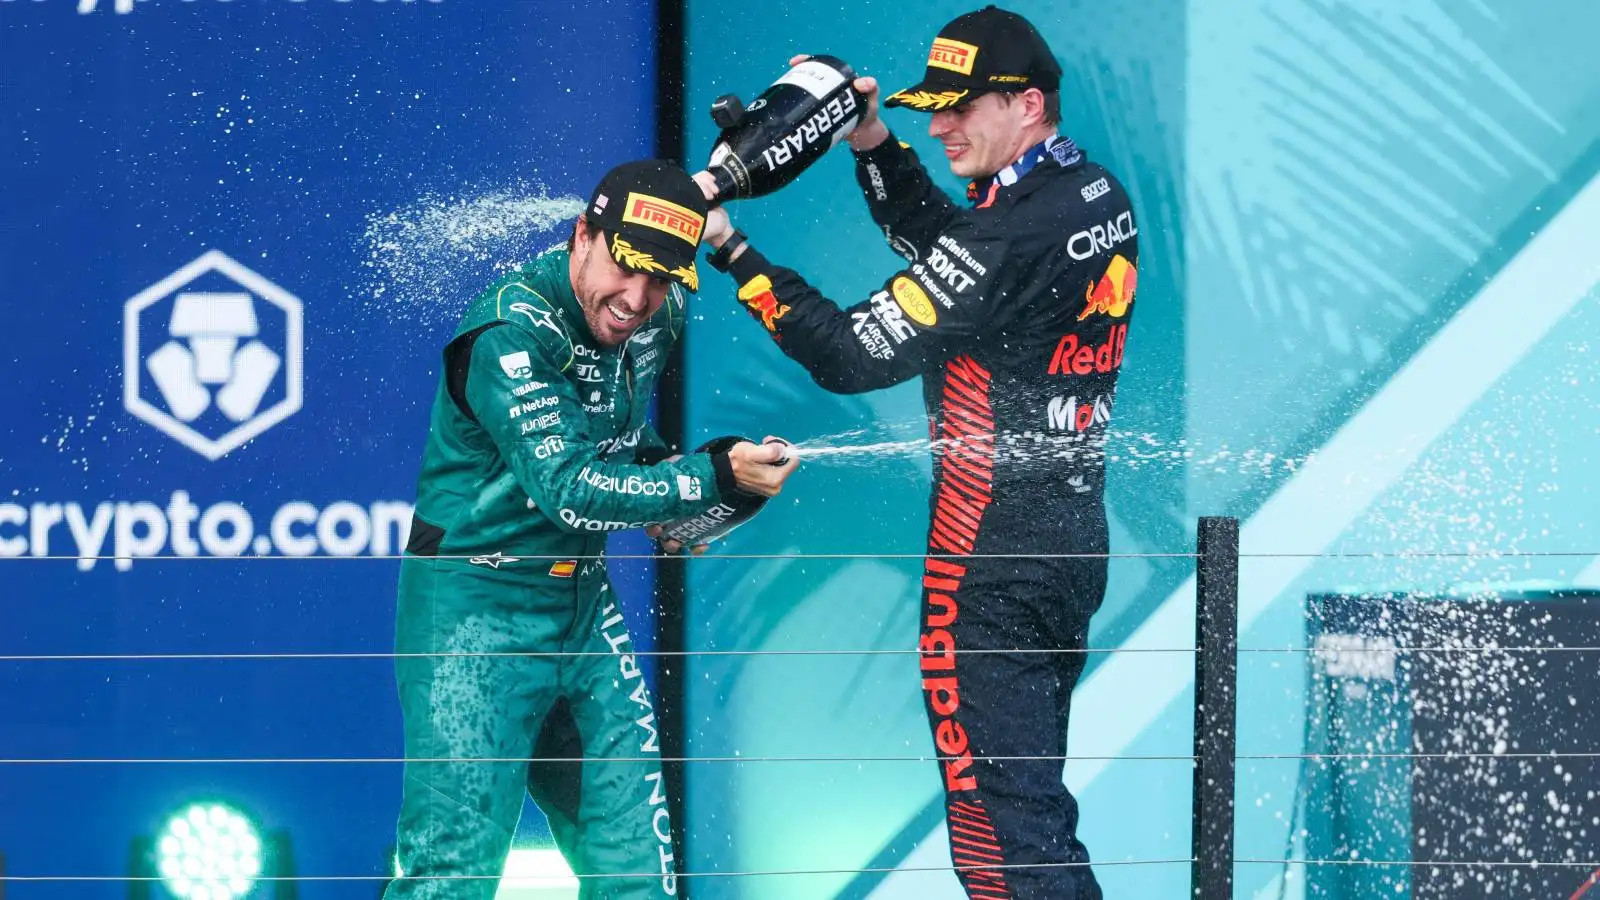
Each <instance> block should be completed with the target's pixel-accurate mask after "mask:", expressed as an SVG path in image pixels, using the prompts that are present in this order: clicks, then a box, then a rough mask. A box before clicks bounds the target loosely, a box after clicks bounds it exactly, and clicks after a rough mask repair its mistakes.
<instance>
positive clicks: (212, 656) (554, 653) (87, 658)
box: [0, 647, 1195, 662]
mask: <svg viewBox="0 0 1600 900" xmlns="http://www.w3.org/2000/svg"><path fill="white" fill-rule="evenodd" d="M1194 652H1195V651H1194V648H1192V647H1191V648H1188V649H1157V648H1148V649H1147V648H1142V647H1130V648H1116V647H1107V648H1093V649H1090V648H1079V649H1068V648H1050V647H1046V648H1038V649H1032V650H1028V649H1021V648H1018V649H1011V650H960V651H958V653H959V654H960V655H962V656H969V655H985V654H1000V655H1013V654H1019V653H1047V654H1048V653H1082V654H1095V653H1194ZM913 654H919V655H938V654H934V653H931V652H930V651H923V650H914V649H880V650H869V649H863V650H826V649H823V650H639V651H629V652H628V653H627V654H626V655H628V656H666V657H681V656H909V655H913ZM617 655H618V654H617V653H616V652H614V651H611V650H527V651H499V652H491V651H483V652H449V653H380V652H357V653H332V652H326V653H314V652H307V653H298V652H288V653H68V654H53V653H38V654H9V655H0V662H92V661H102V662H103V661H108V660H142V661H148V660H165V661H172V660H289V659H295V660H304V659H451V658H478V657H485V658H497V657H521V656H526V657H561V658H570V657H584V656H617Z"/></svg>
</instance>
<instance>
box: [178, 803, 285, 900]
mask: <svg viewBox="0 0 1600 900" xmlns="http://www.w3.org/2000/svg"><path fill="white" fill-rule="evenodd" d="M156 853H157V859H156V871H157V872H159V873H160V875H161V881H162V883H163V884H164V885H166V888H167V890H168V891H170V892H171V893H172V895H173V896H174V897H176V898H178V900H239V898H242V897H245V896H247V895H248V894H249V893H250V891H251V889H252V888H254V887H255V884H256V878H257V876H259V875H260V874H261V869H262V844H261V837H260V835H259V834H258V833H257V830H256V827H255V825H253V824H252V823H251V822H250V820H249V819H247V818H245V816H244V815H242V814H241V813H239V812H238V811H237V810H235V809H233V808H231V807H229V806H227V805H225V804H222V803H195V804H191V805H189V806H187V807H185V808H184V809H182V810H180V811H179V812H178V813H176V814H175V815H173V816H172V817H171V818H170V819H168V820H167V824H166V827H164V828H163V829H162V830H161V834H160V835H159V836H157V838H156Z"/></svg>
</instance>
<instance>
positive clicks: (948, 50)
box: [928, 38, 978, 75]
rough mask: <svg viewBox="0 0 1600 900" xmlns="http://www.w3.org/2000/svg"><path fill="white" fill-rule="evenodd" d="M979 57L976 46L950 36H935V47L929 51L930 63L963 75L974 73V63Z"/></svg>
mask: <svg viewBox="0 0 1600 900" xmlns="http://www.w3.org/2000/svg"><path fill="white" fill-rule="evenodd" d="M977 59H978V48H977V47H976V46H974V45H972V44H968V43H964V42H962V41H952V40H951V39H949V38H934V39H933V48H932V49H931V50H929V51H928V65H930V66H933V67H935V68H939V69H948V70H950V71H952V72H960V73H961V74H963V75H971V74H972V64H973V63H974V62H976V61H977Z"/></svg>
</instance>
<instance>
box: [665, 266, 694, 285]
mask: <svg viewBox="0 0 1600 900" xmlns="http://www.w3.org/2000/svg"><path fill="white" fill-rule="evenodd" d="M667 274H668V275H676V276H678V278H680V279H681V280H682V281H683V286H684V287H686V288H688V289H689V290H691V291H699V290H700V273H699V272H696V271H695V270H694V267H693V266H679V267H677V268H676V269H673V270H672V271H671V272H668V273H667Z"/></svg>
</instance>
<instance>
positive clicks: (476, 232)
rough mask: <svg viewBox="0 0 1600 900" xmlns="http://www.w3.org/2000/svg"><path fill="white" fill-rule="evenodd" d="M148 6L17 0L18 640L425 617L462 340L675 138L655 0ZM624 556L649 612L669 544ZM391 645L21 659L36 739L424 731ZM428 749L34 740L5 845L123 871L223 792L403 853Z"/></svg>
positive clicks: (9, 243) (169, 0) (13, 373)
mask: <svg viewBox="0 0 1600 900" xmlns="http://www.w3.org/2000/svg"><path fill="white" fill-rule="evenodd" d="M120 5H121V4H120V3H117V2H114V0H102V2H98V3H77V2H74V0H27V2H23V0H0V136H3V139H4V140H3V143H4V148H5V149H4V151H3V152H0V285H3V287H0V291H3V300H0V309H3V316H0V321H3V323H4V328H3V332H0V359H3V360H4V363H5V368H6V371H7V373H8V375H7V377H6V379H5V383H4V386H3V387H0V584H3V585H4V588H0V597H3V604H4V613H5V617H4V625H3V626H0V654H5V655H10V656H13V657H14V656H17V655H27V654H46V655H48V654H127V653H219V652H221V653H274V652H286V651H287V652H293V651H308V652H352V651H365V652H377V653H383V652H387V651H388V650H390V648H391V634H392V630H393V625H392V621H393V618H392V617H393V598H392V588H393V583H394V578H395V566H396V563H395V562H393V561H392V560H387V559H373V558H372V557H384V556H388V555H392V554H395V553H398V552H399V549H400V547H401V546H402V545H403V543H404V537H403V535H404V532H405V528H406V522H407V519H408V516H409V510H410V508H409V503H410V501H411V500H412V498H413V497H414V492H413V479H414V478H415V470H416V464H417V461H418V459H419V454H420V451H421V447H422V441H423V438H424V435H425V432H426V427H427V416H428V410H429V405H430V403H431V400H432V396H433V389H434V379H435V377H436V372H437V360H438V355H439V349H440V347H441V346H442V343H443V339H444V338H445V337H446V336H447V335H448V333H449V332H450V331H451V329H452V328H453V326H454V321H455V318H456V315H457V314H458V313H459V311H460V310H461V308H462V307H463V306H464V303H465V301H466V300H467V299H468V298H469V297H470V295H471V294H472V293H473V292H475V291H476V290H477V289H478V287H479V286H480V285H481V284H483V283H485V282H486V280H487V279H488V278H489V277H490V276H491V275H492V274H493V273H494V272H495V271H496V270H497V269H499V268H502V267H504V266H505V265H508V264H511V263H513V262H515V261H517V260H518V259H521V258H525V257H526V256H528V255H530V254H531V253H533V252H535V251H536V250H538V249H541V248H542V247H543V246H545V245H547V244H549V243H551V242H554V241H556V240H558V239H561V238H563V237H564V236H565V232H564V231H561V230H560V229H561V224H560V223H564V222H567V221H570V216H571V214H573V213H575V211H576V209H575V207H574V206H573V205H572V202H571V200H570V198H572V197H575V196H580V195H581V196H587V193H588V191H589V190H590V188H591V187H592V185H593V184H594V183H595V181H596V180H597V179H598V177H599V176H600V175H601V174H602V173H603V172H604V171H605V170H606V169H607V168H609V167H610V166H611V165H614V164H616V163H618V162H620V161H622V160H624V159H629V158H635V157H641V156H648V155H651V152H652V141H653V136H654V116H653V104H654V90H655V85H654V71H655V43H654V36H653V28H654V20H655V10H654V8H653V4H651V3H648V2H629V3H611V4H607V6H606V8H605V10H604V13H603V15H601V16H598V17H597V16H595V15H594V14H592V13H591V12H589V11H587V10H585V9H583V8H581V7H573V6H571V5H570V4H564V3H553V2H551V3H545V2H498V3H478V2H468V0H435V2H427V3H382V2H378V0H355V2H331V0H310V2H294V0H257V2H249V3H245V2H234V3H226V2H220V0H200V2H179V0H140V2H139V3H137V4H130V6H131V8H130V9H129V10H128V11H126V12H119V11H118V7H119V6H120ZM602 57H603V58H605V59H607V60H608V61H609V63H608V65H606V66H603V67H602V66H596V65H594V64H593V61H594V60H595V59H597V58H602ZM563 198H567V199H565V200H564V199H563ZM552 229H553V230H552ZM191 263H193V264H194V265H192V266H191V265H190V264H191ZM186 267H187V268H186ZM185 295H188V298H187V299H185ZM196 295H199V296H196ZM297 319H298V321H299V326H298V327H297V325H296V320H297ZM131 374H136V375H137V376H138V377H137V380H136V381H131V380H130V379H129V378H128V376H129V375H131ZM297 376H298V377H297ZM252 436H253V439H252ZM614 549H621V550H633V551H638V550H639V549H641V548H640V546H639V543H638V542H637V541H633V542H629V541H624V542H623V543H622V545H621V546H620V548H618V547H615V546H614ZM115 554H122V555H124V556H126V557H129V558H128V559H125V560H122V561H119V562H115V563H114V562H112V561H109V560H101V561H93V560H85V561H74V560H73V559H72V557H76V556H80V555H90V556H96V555H98V556H111V555H115ZM152 554H154V555H159V556H163V557H172V556H186V555H190V554H192V555H193V556H194V558H193V559H159V560H141V559H133V558H132V557H133V556H143V555H152ZM307 554H309V555H310V556H311V557H312V558H309V559H293V558H291V557H293V556H299V555H307ZM40 556H45V557H57V556H60V557H67V559H57V560H51V559H32V558H31V557H40ZM263 556H264V557H265V558H262V557H263ZM12 557H30V558H24V559H13V558H12ZM219 557H220V558H219ZM233 557H237V558H233ZM336 557H353V558H336ZM614 571H616V572H617V579H618V581H619V582H620V584H619V588H620V589H621V591H622V593H623V594H624V597H625V598H626V599H628V600H629V601H630V605H632V606H633V607H634V609H633V610H632V612H633V614H634V618H633V620H632V622H631V627H632V631H633V633H634V635H635V637H636V639H637V640H638V641H639V642H640V643H641V645H643V646H648V645H649V643H650V634H651V631H652V629H653V625H652V623H651V622H650V621H649V617H648V613H649V609H648V601H649V596H648V595H649V586H650V572H649V570H648V568H647V567H645V566H643V565H642V564H638V563H622V564H617V565H616V566H614ZM391 671H392V670H391V665H390V662H389V661H388V660H386V659H367V660H300V661H296V660H272V661H241V660H230V661H153V660H146V661H139V660H117V661H76V662H68V661H17V660H14V659H12V660H8V661H3V662H0V757H4V758H6V759H19V758H30V759H34V758H89V757H93V758H127V757H135V758H163V759H168V758H189V757H206V758H237V757H252V758H275V757H291V758H303V757H397V756H400V755H401V752H402V748H401V744H400V739H399V716H398V709H397V705H396V701H395V697H394V688H393V683H392V676H391ZM399 777H400V772H399V767H398V766H395V765H387V764H347V765H295V764H262V765H237V764H232V765H194V764H185V765H147V766H119V765H100V764H75V765H33V764H14V763H13V764H4V765H0V853H4V854H5V856H6V858H7V860H8V864H9V871H10V873H11V874H13V875H62V874H75V875H119V874H121V873H123V872H124V870H125V863H126V857H127V847H128V841H129V839H130V838H131V837H133V836H134V835H135V834H136V833H139V832H148V831H150V830H152V829H154V828H155V827H157V826H158V825H159V824H160V820H161V818H162V816H163V814H164V813H166V812H167V811H168V810H169V809H170V808H171V807H173V806H174V805H176V804H179V803H181V802H183V801H185V800H187V799H189V798H190V797H192V796H197V795H202V794H208V793H215V794H220V795H222V796H226V797H230V798H233V799H234V800H236V801H237V802H239V803H240V804H242V805H244V806H245V807H246V808H247V809H248V810H250V811H253V812H254V813H255V814H256V815H257V816H258V817H259V819H260V820H261V822H262V823H263V824H264V825H265V826H267V827H270V828H283V829H287V830H288V831H289V832H290V833H291V835H292V839H293V841H294V847H295V856H296V858H297V861H298V865H299V870H300V873H301V874H320V875H354V874H369V875H370V874H379V873H382V872H384V871H385V863H386V854H387V852H388V848H389V846H390V845H391V843H392V841H393V822H394V816H395V813H396V812H397V809H398V802H399V785H400V781H399ZM526 836H527V837H530V838H536V837H537V835H536V834H533V833H530V834H528V835H526ZM376 890H377V888H376V885H367V886H355V885H350V884H346V885H342V886H340V885H326V884H324V885H317V884H308V885H305V886H303V887H302V893H301V896H302V897H305V898H307V900H312V898H319V897H335V896H363V897H369V896H375V893H376ZM10 892H11V893H10V894H8V896H15V897H17V898H20V900H26V898H29V897H63V898H64V897H75V898H78V897H114V896H121V895H122V888H121V886H120V885H94V886H88V885H83V884H66V885H54V886H51V885H45V884H35V885H26V884H25V885H11V886H10Z"/></svg>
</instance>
